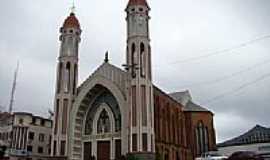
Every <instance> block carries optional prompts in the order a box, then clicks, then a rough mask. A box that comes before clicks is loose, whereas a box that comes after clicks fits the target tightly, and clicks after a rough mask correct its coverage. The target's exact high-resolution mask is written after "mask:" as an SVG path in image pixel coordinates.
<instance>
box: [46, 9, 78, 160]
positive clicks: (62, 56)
mask: <svg viewBox="0 0 270 160" xmlns="http://www.w3.org/2000/svg"><path fill="white" fill-rule="evenodd" d="M72 8H74V7H72ZM80 35H81V27H80V23H79V21H78V19H77V17H76V16H75V13H74V10H73V9H72V11H71V13H70V15H69V16H68V17H67V18H66V20H65V21H64V23H63V26H62V27H61V28H60V38H59V40H60V42H61V43H60V53H59V57H58V67H57V80H56V91H55V102H54V126H53V134H52V135H53V136H52V143H51V144H52V147H51V148H52V155H53V156H67V154H68V141H69V138H68V137H69V133H68V126H69V125H68V122H69V115H70V111H71V107H72V103H73V100H74V99H75V96H76V94H77V82H78V52H79V43H80V41H81V38H80Z"/></svg>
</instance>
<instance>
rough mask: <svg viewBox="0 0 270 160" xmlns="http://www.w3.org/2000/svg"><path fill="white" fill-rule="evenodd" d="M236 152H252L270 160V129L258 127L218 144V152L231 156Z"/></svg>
mask: <svg viewBox="0 0 270 160" xmlns="http://www.w3.org/2000/svg"><path fill="white" fill-rule="evenodd" d="M236 151H251V152H256V153H257V154H262V155H264V156H265V157H268V159H270V128H266V127H263V126H260V125H256V126H255V127H253V128H252V129H250V130H249V131H247V132H246V133H244V134H242V135H240V136H238V137H235V138H233V139H231V140H228V141H225V142H223V143H220V144H218V152H219V153H220V154H223V155H228V156H229V155H231V154H232V153H233V152H236Z"/></svg>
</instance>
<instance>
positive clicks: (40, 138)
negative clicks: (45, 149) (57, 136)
mask: <svg viewBox="0 0 270 160" xmlns="http://www.w3.org/2000/svg"><path fill="white" fill-rule="evenodd" d="M44 139H45V135H44V134H43V133H40V134H39V136H38V140H39V141H40V142H44Z"/></svg>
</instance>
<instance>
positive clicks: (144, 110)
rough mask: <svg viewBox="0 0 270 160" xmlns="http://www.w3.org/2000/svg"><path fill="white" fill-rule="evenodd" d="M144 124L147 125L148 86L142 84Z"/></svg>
mask: <svg viewBox="0 0 270 160" xmlns="http://www.w3.org/2000/svg"><path fill="white" fill-rule="evenodd" d="M141 105H142V125H143V126H147V106H146V88H145V85H141Z"/></svg>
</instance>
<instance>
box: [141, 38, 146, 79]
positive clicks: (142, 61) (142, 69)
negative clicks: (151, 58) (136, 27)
mask: <svg viewBox="0 0 270 160" xmlns="http://www.w3.org/2000/svg"><path fill="white" fill-rule="evenodd" d="M144 50H145V49H144V44H143V43H141V44H140V72H141V77H145V68H146V65H145V64H146V62H145V59H146V55H145V51H144Z"/></svg>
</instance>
